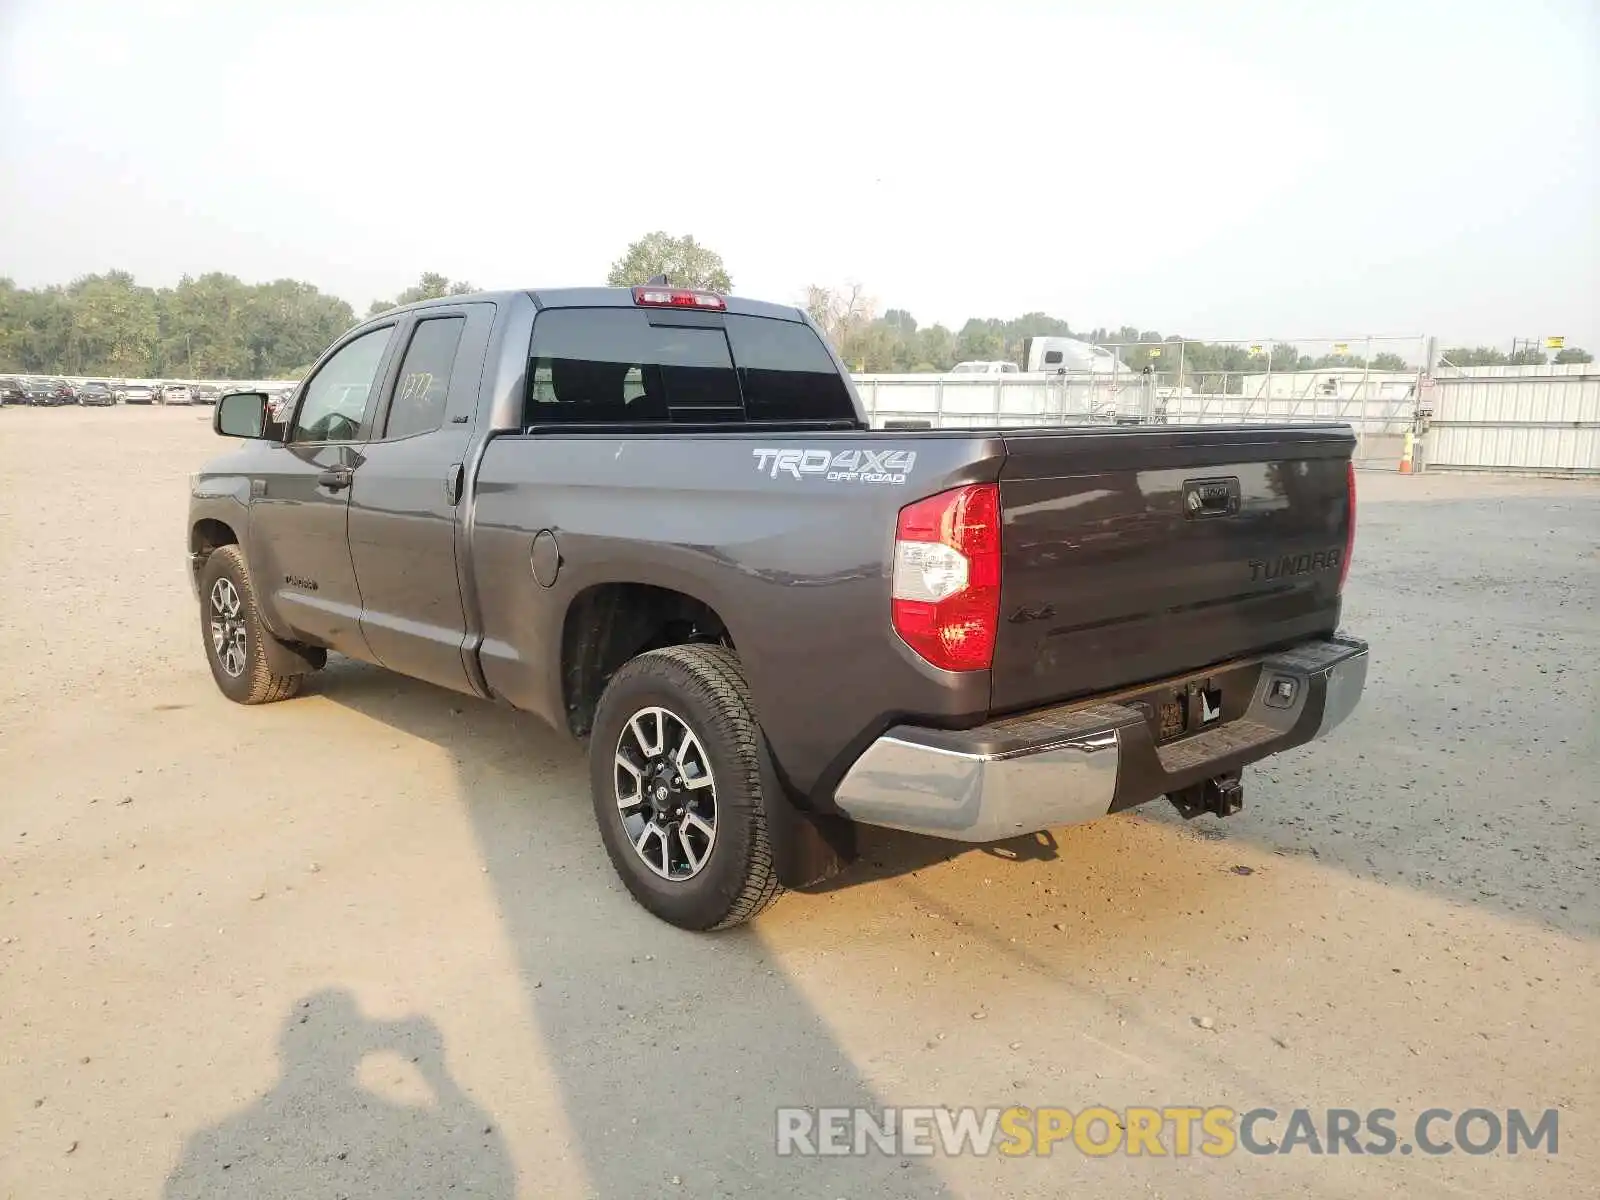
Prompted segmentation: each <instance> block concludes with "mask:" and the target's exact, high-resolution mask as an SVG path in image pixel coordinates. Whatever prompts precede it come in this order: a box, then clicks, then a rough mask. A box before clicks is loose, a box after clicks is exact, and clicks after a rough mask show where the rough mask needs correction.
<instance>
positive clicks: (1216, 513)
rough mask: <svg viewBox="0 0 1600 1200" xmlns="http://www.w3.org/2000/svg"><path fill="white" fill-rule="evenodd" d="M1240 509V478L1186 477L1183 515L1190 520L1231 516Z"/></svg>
mask: <svg viewBox="0 0 1600 1200" xmlns="http://www.w3.org/2000/svg"><path fill="white" fill-rule="evenodd" d="M1238 511H1239V480H1238V478H1237V477H1235V476H1231V475H1230V476H1228V477H1227V478H1226V479H1185V480H1184V481H1183V515H1184V516H1186V517H1188V518H1189V519H1190V520H1200V519H1201V518H1204V517H1231V516H1232V515H1233V514H1234V513H1236V512H1238Z"/></svg>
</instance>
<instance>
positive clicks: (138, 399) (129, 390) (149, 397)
mask: <svg viewBox="0 0 1600 1200" xmlns="http://www.w3.org/2000/svg"><path fill="white" fill-rule="evenodd" d="M155 400H156V391H155V389H154V388H153V387H151V386H150V385H149V384H147V383H128V384H124V385H123V387H122V402H123V403H124V404H154V403H155Z"/></svg>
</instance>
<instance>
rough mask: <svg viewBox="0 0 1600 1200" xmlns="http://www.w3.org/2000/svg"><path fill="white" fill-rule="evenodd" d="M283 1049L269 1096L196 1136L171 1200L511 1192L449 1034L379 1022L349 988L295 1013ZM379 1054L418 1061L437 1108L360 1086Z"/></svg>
mask: <svg viewBox="0 0 1600 1200" xmlns="http://www.w3.org/2000/svg"><path fill="white" fill-rule="evenodd" d="M278 1051H279V1062H280V1069H281V1073H280V1075H279V1078H278V1082H277V1083H276V1084H275V1085H274V1086H273V1088H272V1089H271V1090H270V1091H269V1092H267V1093H266V1094H265V1095H264V1096H262V1097H261V1098H260V1099H258V1100H257V1101H256V1102H255V1103H254V1104H252V1105H251V1106H250V1107H249V1108H247V1109H245V1110H244V1111H242V1112H240V1113H236V1114H235V1115H233V1116H231V1117H228V1118H226V1119H225V1120H223V1121H221V1122H220V1123H219V1124H217V1125H214V1126H212V1127H210V1128H208V1129H202V1130H201V1131H199V1132H198V1133H196V1134H194V1135H193V1136H192V1137H190V1138H189V1140H188V1142H187V1143H186V1144H185V1145H184V1149H183V1156H182V1158H181V1159H180V1161H179V1163H178V1166H177V1168H176V1169H175V1170H174V1171H173V1172H172V1174H171V1175H170V1176H169V1177H168V1179H167V1184H166V1190H165V1193H164V1195H165V1197H166V1200H200V1198H201V1197H204V1198H206V1200H228V1198H230V1197H237V1198H239V1200H246V1198H249V1200H276V1198H279V1197H282V1198H283V1200H289V1198H290V1197H294V1198H299V1197H304V1196H313V1195H316V1196H328V1197H333V1196H341V1197H346V1198H347V1200H364V1198H367V1197H371V1198H372V1200H378V1198H379V1197H382V1198H384V1200H388V1198H390V1197H395V1196H401V1195H417V1196H443V1195H447V1194H449V1195H459V1196H478V1197H489V1198H491V1200H500V1198H502V1197H505V1198H509V1197H511V1196H514V1195H515V1194H516V1176H515V1172H514V1170H513V1168H512V1163H511V1157H510V1155H509V1153H508V1152H507V1150H506V1147H505V1144H504V1142H503V1140H502V1138H501V1136H500V1133H499V1131H498V1129H497V1128H495V1126H494V1124H493V1123H492V1122H491V1121H490V1120H489V1118H488V1116H487V1115H486V1114H485V1113H484V1112H483V1110H482V1109H480V1108H479V1107H478V1106H477V1105H476V1104H474V1103H473V1101H472V1100H471V1099H470V1098H469V1097H468V1096H467V1095H466V1094H465V1093H464V1092H463V1091H462V1090H461V1089H460V1087H458V1086H457V1084H456V1083H455V1080H454V1079H453V1078H452V1077H451V1075H450V1073H449V1071H448V1070H447V1069H446V1068H445V1063H444V1041H443V1038H442V1036H441V1035H440V1032H439V1029H438V1026H436V1025H435V1024H434V1023H433V1022H432V1021H431V1020H429V1019H428V1018H426V1017H421V1016H412V1017H406V1018H404V1019H402V1020H399V1021H392V1022H391V1021H374V1020H372V1019H370V1018H368V1017H366V1016H365V1015H364V1014H363V1013H362V1012H361V1011H360V1009H359V1008H358V1007H357V1005H356V1003H355V1000H354V999H353V998H352V997H351V996H350V994H349V993H348V992H345V991H342V990H337V989H329V990H325V991H321V992H318V993H316V994H314V995H312V996H310V997H308V998H306V999H304V1000H302V1001H300V1002H299V1003H298V1004H297V1005H296V1006H295V1007H294V1008H293V1009H291V1010H290V1013H289V1016H288V1018H287V1019H286V1020H285V1022H284V1024H283V1026H282V1028H281V1030H280V1031H279V1036H278ZM373 1056H383V1058H385V1059H390V1061H391V1062H392V1061H396V1060H398V1061H399V1062H401V1063H409V1064H411V1067H412V1068H413V1069H414V1075H413V1076H412V1081H413V1082H414V1083H421V1084H423V1085H425V1086H426V1088H427V1090H428V1091H429V1092H431V1093H432V1102H431V1103H412V1102H409V1100H410V1099H411V1098H410V1097H409V1096H408V1097H407V1100H406V1101H405V1102H402V1101H399V1100H396V1099H393V1098H390V1097H386V1096H382V1095H379V1094H378V1093H377V1092H375V1091H373V1090H372V1089H371V1088H369V1087H365V1086H363V1085H362V1082H361V1074H362V1067H363V1063H364V1062H367V1061H368V1060H370V1059H372V1058H373ZM377 1061H378V1062H381V1061H382V1060H377ZM405 1074H411V1073H410V1072H405Z"/></svg>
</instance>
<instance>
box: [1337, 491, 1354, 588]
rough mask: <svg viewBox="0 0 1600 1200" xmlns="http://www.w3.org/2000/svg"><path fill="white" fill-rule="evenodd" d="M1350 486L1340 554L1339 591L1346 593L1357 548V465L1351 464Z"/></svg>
mask: <svg viewBox="0 0 1600 1200" xmlns="http://www.w3.org/2000/svg"><path fill="white" fill-rule="evenodd" d="M1349 480H1350V483H1349V486H1348V487H1347V488H1346V489H1345V514H1344V553H1343V554H1342V555H1340V556H1339V593H1340V595H1343V594H1344V581H1345V580H1346V579H1349V578H1350V556H1351V555H1352V554H1353V553H1355V548H1356V465H1355V463H1351V464H1350V466H1349Z"/></svg>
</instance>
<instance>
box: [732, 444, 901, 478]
mask: <svg viewBox="0 0 1600 1200" xmlns="http://www.w3.org/2000/svg"><path fill="white" fill-rule="evenodd" d="M750 453H751V454H753V455H755V459H756V470H758V471H760V472H761V473H762V474H764V475H769V476H771V477H772V478H773V479H776V478H777V477H778V476H779V475H792V476H794V477H795V478H796V479H804V478H806V477H807V476H808V475H820V476H822V477H823V478H825V479H827V480H828V481H829V482H830V483H892V484H900V483H904V482H905V481H906V478H907V476H909V475H910V474H911V468H912V467H914V466H916V463H917V452H916V451H915V450H840V451H838V452H837V453H836V452H834V451H832V450H794V449H785V450H775V449H771V450H752V451H751V452H750Z"/></svg>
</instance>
